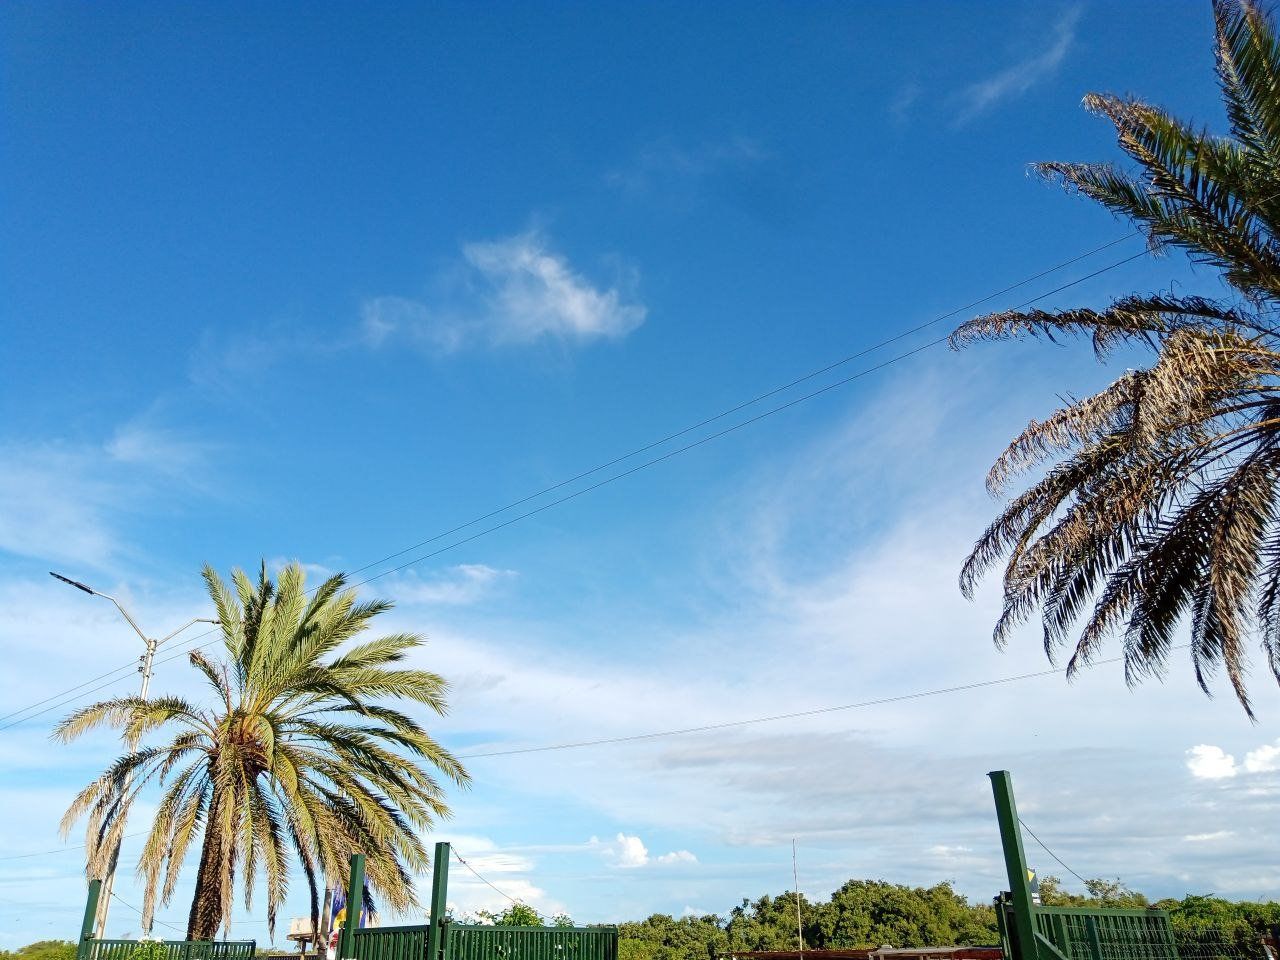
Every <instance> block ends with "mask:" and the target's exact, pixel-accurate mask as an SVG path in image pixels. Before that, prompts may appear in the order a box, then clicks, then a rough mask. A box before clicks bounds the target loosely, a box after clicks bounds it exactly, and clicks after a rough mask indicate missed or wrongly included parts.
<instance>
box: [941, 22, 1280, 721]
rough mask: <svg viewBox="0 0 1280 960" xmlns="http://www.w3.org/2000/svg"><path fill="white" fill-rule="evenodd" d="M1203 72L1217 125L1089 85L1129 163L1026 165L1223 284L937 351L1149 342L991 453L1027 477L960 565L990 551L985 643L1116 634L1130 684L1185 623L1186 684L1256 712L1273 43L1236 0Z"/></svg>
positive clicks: (1279, 213) (1013, 315) (1086, 644)
mask: <svg viewBox="0 0 1280 960" xmlns="http://www.w3.org/2000/svg"><path fill="white" fill-rule="evenodd" d="M1213 9H1214V19H1215V23H1216V36H1217V44H1216V47H1217V73H1218V81H1219V84H1220V86H1221V89H1222V96H1223V99H1224V101H1225V103H1226V109H1227V118H1228V121H1229V124H1230V131H1231V133H1230V136H1227V137H1219V136H1213V135H1210V134H1209V133H1207V132H1206V131H1203V130H1198V129H1195V128H1193V127H1192V126H1190V125H1188V124H1186V123H1183V122H1181V121H1179V120H1177V119H1175V118H1173V117H1172V116H1170V115H1169V114H1168V113H1166V112H1164V111H1163V110H1160V109H1159V108H1157V107H1153V106H1151V105H1149V104H1147V103H1144V102H1142V101H1139V100H1135V99H1129V98H1122V97H1115V96H1106V95H1100V94H1089V95H1088V96H1087V97H1086V98H1085V106H1086V107H1087V108H1088V109H1089V110H1091V111H1093V112H1095V113H1098V114H1101V115H1102V116H1104V117H1105V118H1106V119H1107V120H1109V121H1110V122H1111V123H1112V124H1113V125H1114V126H1115V129H1116V132H1117V134H1118V139H1119V144H1120V146H1121V148H1122V149H1123V150H1124V151H1125V152H1126V153H1127V154H1128V155H1129V157H1130V158H1132V160H1133V161H1135V162H1136V166H1135V167H1134V168H1132V169H1129V170H1122V169H1120V168H1117V167H1116V166H1113V165H1112V164H1094V163H1044V164H1039V165H1038V169H1039V170H1040V172H1041V173H1043V174H1044V175H1046V176H1047V177H1049V178H1051V179H1056V180H1058V181H1060V182H1062V183H1063V184H1064V185H1066V186H1067V187H1068V188H1070V189H1074V190H1077V191H1079V192H1080V193H1082V194H1083V195H1085V196H1086V197H1089V198H1090V199H1092V200H1095V201H1097V202H1099V203H1101V204H1103V205H1104V206H1106V207H1107V208H1109V209H1110V210H1112V211H1113V212H1114V213H1116V214H1118V215H1120V216H1122V217H1125V218H1127V219H1129V220H1130V221H1132V222H1134V223H1135V224H1136V225H1138V226H1139V227H1140V228H1141V229H1142V230H1143V231H1144V232H1145V234H1146V236H1147V237H1148V239H1149V242H1150V244H1151V245H1152V247H1155V248H1158V247H1161V246H1167V245H1173V246H1176V247H1180V248H1182V249H1184V250H1185V251H1187V252H1188V253H1189V255H1190V256H1191V257H1192V258H1193V259H1194V260H1196V261H1199V262H1203V263H1207V264H1211V265H1212V266H1213V267H1215V268H1217V269H1218V270H1219V271H1220V272H1221V276H1222V278H1223V279H1224V280H1225V282H1226V285H1227V289H1228V291H1229V293H1228V295H1227V296H1225V297H1223V298H1219V299H1209V298H1204V297H1194V296H1185V297H1177V296H1167V295H1150V296H1140V295H1134V296H1129V297H1125V298H1123V299H1120V300H1118V301H1116V302H1114V303H1112V304H1111V306H1110V307H1108V308H1106V309H1102V310H1091V309H1074V310H1061V311H1051V312H1046V311H1041V310H1031V311H1017V312H1009V313H1000V314H993V315H990V316H985V317H980V318H978V319H975V320H973V321H970V322H969V323H967V324H965V325H964V326H962V327H961V328H960V329H959V330H957V331H956V332H955V333H954V334H953V336H952V341H953V344H956V345H962V344H966V343H969V342H971V341H974V340H978V339H1000V338H1009V337H1019V336H1042V337H1047V338H1049V339H1054V338H1055V337H1057V336H1059V335H1068V336H1078V335H1084V336H1088V337H1090V338H1091V339H1092V342H1093V347H1094V349H1095V351H1096V352H1097V353H1098V355H1099V356H1100V357H1102V356H1105V355H1106V354H1107V353H1108V352H1109V351H1111V350H1113V349H1114V348H1116V347H1119V346H1125V345H1132V346H1136V347H1139V348H1145V349H1150V350H1151V351H1152V353H1153V354H1154V359H1153V361H1152V362H1151V364H1150V365H1149V366H1148V367H1146V368H1145V369H1138V370H1132V371H1130V372H1127V373H1125V374H1123V375H1122V376H1120V377H1119V378H1118V379H1116V380H1115V382H1114V383H1112V384H1111V385H1110V386H1108V387H1107V388H1106V389H1104V390H1102V391H1101V392H1099V393H1097V394H1095V395H1093V396H1090V397H1086V398H1084V399H1080V400H1075V401H1073V402H1071V403H1069V404H1068V405H1067V406H1065V407H1064V408H1063V409H1061V410H1058V411H1057V412H1056V413H1054V414H1053V415H1052V416H1050V417H1049V418H1048V419H1047V420H1045V421H1043V422H1037V421H1032V422H1031V423H1030V424H1029V425H1028V426H1027V428H1026V430H1024V431H1023V433H1022V434H1021V435H1020V436H1018V437H1017V438H1016V439H1014V441H1013V442H1012V443H1011V444H1010V445H1009V447H1008V448H1007V449H1006V450H1005V452H1004V453H1003V454H1002V455H1001V456H1000V458H999V459H998V460H997V461H996V463H995V465H994V466H993V467H992V469H991V473H990V475H989V477H988V486H989V488H990V489H991V491H992V492H993V493H994V494H1000V493H1001V492H1002V491H1003V490H1004V489H1005V487H1006V485H1007V484H1008V482H1009V481H1010V480H1011V479H1013V478H1014V477H1016V476H1019V475H1021V474H1024V473H1026V472H1028V471H1033V470H1034V471H1038V472H1039V479H1036V480H1035V482H1033V483H1031V484H1030V486H1029V487H1028V488H1027V489H1026V490H1025V491H1024V492H1022V493H1021V494H1019V495H1018V496H1016V497H1014V498H1013V499H1012V500H1011V501H1010V502H1009V503H1008V505H1007V506H1006V508H1005V509H1004V511H1003V512H1002V513H1001V515H1000V516H999V517H998V518H997V519H996V520H995V522H994V523H992V524H991V526H990V527H989V528H988V529H987V530H986V532H985V533H984V534H983V535H982V537H981V539H979V541H978V542H977V544H976V545H975V547H974V550H973V552H972V554H971V555H970V557H969V559H968V562H967V563H966V564H965V567H964V570H963V572H962V574H961V578H960V579H961V587H962V589H963V590H964V591H965V592H966V594H970V595H971V594H972V591H973V590H974V588H975V586H976V583H977V581H978V580H979V579H980V577H981V576H982V575H983V574H984V573H985V572H986V571H987V570H988V569H990V568H991V567H992V566H993V565H995V564H996V563H997V562H999V561H1001V560H1002V559H1003V560H1004V562H1005V574H1004V612H1003V614H1002V616H1001V617H1000V619H999V622H998V623H997V625H996V630H995V636H996V641H997V642H998V643H1003V642H1004V641H1005V640H1006V639H1007V638H1008V636H1009V634H1010V632H1011V631H1012V630H1013V629H1014V628H1015V627H1016V626H1017V625H1019V624H1020V623H1022V622H1023V621H1025V620H1026V619H1027V618H1028V617H1030V616H1031V615H1032V614H1033V613H1035V612H1036V611H1037V610H1038V611H1040V614H1041V619H1042V621H1043V627H1044V643H1045V648H1046V650H1047V651H1048V652H1049V654H1050V656H1052V655H1053V653H1054V651H1055V650H1056V649H1057V648H1058V647H1059V646H1060V645H1062V644H1064V643H1066V642H1068V640H1069V639H1071V638H1073V639H1074V652H1073V655H1072V657H1071V659H1070V663H1069V670H1072V671H1074V670H1076V669H1078V668H1079V667H1080V666H1082V665H1084V664H1087V663H1088V662H1089V661H1090V660H1091V659H1092V658H1094V657H1095V656H1096V655H1097V652H1098V651H1099V650H1100V649H1101V647H1102V644H1103V642H1104V641H1105V639H1106V638H1107V637H1109V636H1111V635H1113V634H1118V635H1120V636H1122V638H1123V651H1124V657H1125V667H1126V677H1127V678H1128V679H1129V681H1130V682H1135V681H1136V680H1137V679H1139V678H1141V677H1142V676H1144V675H1148V674H1151V673H1159V672H1161V671H1162V670H1163V669H1164V666H1165V664H1166V661H1167V659H1168V655H1169V652H1170V650H1171V648H1172V647H1173V646H1174V640H1175V635H1176V631H1177V629H1178V628H1179V625H1180V624H1182V623H1184V622H1189V624H1190V651H1191V658H1192V662H1193V665H1194V668H1195V672H1196V677H1197V679H1198V680H1199V682H1200V684H1201V686H1202V687H1204V688H1205V690H1206V692H1208V685H1207V681H1208V677H1209V675H1210V674H1211V673H1212V672H1213V671H1214V670H1215V669H1217V668H1219V667H1223V668H1225V671H1226V673H1227V676H1228V677H1229V678H1230V681H1231V683H1232V685H1233V687H1234V690H1235V693H1236V696H1237V697H1238V698H1239V700H1240V702H1241V704H1242V705H1243V706H1244V708H1245V710H1246V711H1248V712H1249V713H1250V715H1252V710H1251V707H1250V702H1249V695H1248V691H1247V688H1246V674H1247V668H1248V660H1249V657H1248V652H1247V646H1248V644H1249V638H1250V636H1251V635H1256V636H1258V638H1259V639H1260V641H1261V647H1262V651H1263V654H1264V657H1265V660H1266V662H1267V664H1268V665H1269V667H1270V669H1271V671H1272V673H1273V674H1275V676H1276V678H1277V679H1278V680H1280V518H1278V516H1277V494H1278V492H1280V491H1278V490H1277V482H1278V481H1280V394H1278V393H1277V391H1278V390H1280V322H1277V313H1276V311H1277V308H1278V307H1280V244H1278V243H1277V231H1278V230H1280V43H1278V42H1277V37H1276V33H1275V31H1274V29H1273V28H1272V25H1271V24H1270V23H1269V22H1268V19H1267V17H1266V16H1265V15H1264V14H1262V13H1261V12H1260V11H1259V10H1258V9H1257V8H1256V7H1255V6H1254V5H1253V4H1252V3H1250V2H1247V0H1218V2H1216V3H1215V4H1214V8H1213Z"/></svg>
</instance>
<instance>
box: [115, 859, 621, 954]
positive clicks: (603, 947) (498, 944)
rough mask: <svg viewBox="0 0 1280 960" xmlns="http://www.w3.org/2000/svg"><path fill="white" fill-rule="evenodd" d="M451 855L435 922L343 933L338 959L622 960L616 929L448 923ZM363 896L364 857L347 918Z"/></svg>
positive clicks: (441, 868)
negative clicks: (447, 908)
mask: <svg viewBox="0 0 1280 960" xmlns="http://www.w3.org/2000/svg"><path fill="white" fill-rule="evenodd" d="M450 855H451V850H450V847H449V844H447V843H437V844H436V850H435V859H434V862H433V865H432V873H431V916H432V918H433V919H434V921H435V922H433V923H424V924H415V925H413V926H408V927H365V928H363V929H354V930H347V929H345V928H344V929H343V931H342V934H341V936H340V937H339V940H338V956H339V957H341V958H342V960H618V928H617V927H507V926H493V925H489V924H472V923H457V922H455V921H453V920H449V919H447V918H446V916H445V914H446V907H445V904H446V903H447V897H448V890H449V857H450ZM363 896H364V857H362V856H361V855H360V854H356V855H355V856H353V857H352V858H351V875H350V877H349V880H348V884H347V916H350V917H358V916H360V911H361V904H362V900H363ZM105 960H117V958H105ZM184 960H185V958H184ZM192 960H194V958H192ZM216 960H223V958H221V957H219V958H216ZM227 960H232V958H227ZM234 960H240V958H234Z"/></svg>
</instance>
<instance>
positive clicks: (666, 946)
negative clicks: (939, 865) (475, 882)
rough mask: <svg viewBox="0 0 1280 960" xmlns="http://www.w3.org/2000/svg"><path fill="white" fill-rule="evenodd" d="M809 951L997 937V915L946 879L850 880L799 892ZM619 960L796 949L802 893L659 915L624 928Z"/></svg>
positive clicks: (696, 959) (703, 959) (680, 959)
mask: <svg viewBox="0 0 1280 960" xmlns="http://www.w3.org/2000/svg"><path fill="white" fill-rule="evenodd" d="M800 915H801V920H802V925H803V930H804V942H805V947H806V949H811V950H822V949H832V948H837V947H867V946H881V945H883V944H892V945H893V946H896V947H922V946H930V945H936V944H940V943H941V944H990V943H995V942H997V939H998V938H997V934H996V926H995V913H994V911H993V910H992V908H991V907H990V906H987V905H983V904H971V903H969V901H968V900H966V899H965V898H964V897H962V896H960V895H959V894H958V893H956V892H955V891H954V890H952V889H951V887H950V885H949V884H945V883H940V884H937V885H936V886H932V887H927V888H923V887H905V886H901V885H899V884H892V883H885V882H884V881H881V880H850V881H849V882H848V883H846V884H844V886H842V887H840V888H839V889H838V890H836V891H835V893H833V894H832V895H831V899H830V900H827V901H811V900H809V899H808V898H806V897H803V896H802V897H801V898H800ZM619 936H620V942H619V947H618V952H619V960H707V958H709V957H711V956H714V955H715V954H717V953H722V952H725V951H728V950H794V949H796V946H797V941H796V895H795V893H794V892H791V891H788V892H786V893H782V894H780V895H778V896H776V897H771V896H763V897H760V898H758V899H756V900H743V901H742V903H741V904H739V905H738V906H736V907H734V908H733V910H731V911H730V913H729V915H728V917H727V918H725V919H721V918H720V917H718V916H716V915H714V914H708V915H703V916H689V917H681V918H680V919H679V920H677V919H675V918H673V917H669V916H666V915H664V914H654V915H653V916H651V917H649V918H648V919H647V920H642V921H639V922H636V923H624V924H622V925H621V926H620V927H619Z"/></svg>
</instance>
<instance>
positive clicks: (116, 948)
mask: <svg viewBox="0 0 1280 960" xmlns="http://www.w3.org/2000/svg"><path fill="white" fill-rule="evenodd" d="M141 942H142V941H140V940H98V939H94V938H90V939H88V940H85V941H83V942H82V943H81V944H80V949H79V951H78V953H77V957H78V960H129V957H131V956H132V955H133V951H134V950H136V949H137V948H138V944H139V943H141ZM161 943H162V944H163V946H164V948H165V954H166V960H253V956H254V951H255V950H256V949H257V942H256V941H254V940H163V941H161Z"/></svg>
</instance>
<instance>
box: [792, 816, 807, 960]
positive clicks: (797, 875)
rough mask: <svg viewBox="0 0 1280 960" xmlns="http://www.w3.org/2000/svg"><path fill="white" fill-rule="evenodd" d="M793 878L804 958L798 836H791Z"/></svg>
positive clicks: (797, 937)
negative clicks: (797, 856) (797, 863)
mask: <svg viewBox="0 0 1280 960" xmlns="http://www.w3.org/2000/svg"><path fill="white" fill-rule="evenodd" d="M791 879H792V880H793V881H794V883H795V887H796V939H797V940H799V941H800V958H801V960H804V924H803V922H802V921H801V919H800V871H799V870H798V869H797V867H796V838H795V837H792V838H791Z"/></svg>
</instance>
